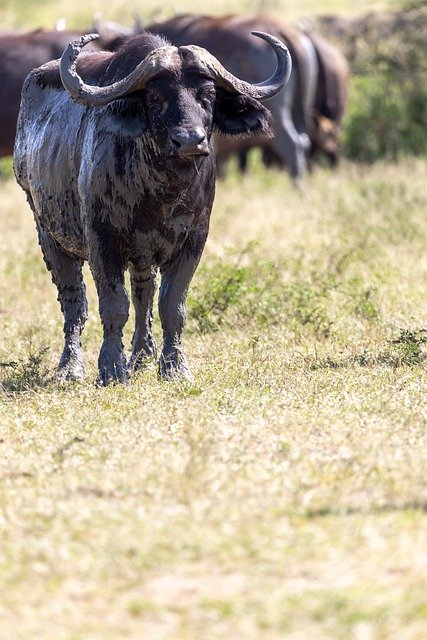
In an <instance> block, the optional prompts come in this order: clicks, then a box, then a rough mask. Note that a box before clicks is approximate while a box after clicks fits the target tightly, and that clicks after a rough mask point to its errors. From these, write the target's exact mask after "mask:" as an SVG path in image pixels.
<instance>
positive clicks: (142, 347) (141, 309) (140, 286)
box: [129, 265, 156, 370]
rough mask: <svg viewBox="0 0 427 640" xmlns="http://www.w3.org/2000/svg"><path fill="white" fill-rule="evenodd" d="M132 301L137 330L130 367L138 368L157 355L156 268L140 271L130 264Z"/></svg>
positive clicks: (134, 336) (133, 340)
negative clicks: (154, 307) (153, 325)
mask: <svg viewBox="0 0 427 640" xmlns="http://www.w3.org/2000/svg"><path fill="white" fill-rule="evenodd" d="M129 271H130V281H131V287H132V302H133V306H134V308H135V331H134V334H133V338H132V355H131V358H130V361H129V368H130V369H131V370H137V369H140V368H141V367H143V366H144V364H145V363H146V362H147V360H148V359H149V358H153V357H155V355H156V342H155V340H154V337H153V333H152V322H153V298H154V293H155V291H156V270H155V269H153V268H152V269H148V270H144V271H138V270H137V269H136V268H135V267H134V266H133V265H131V266H130V269H129Z"/></svg>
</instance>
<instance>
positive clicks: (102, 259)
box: [89, 223, 129, 385]
mask: <svg viewBox="0 0 427 640" xmlns="http://www.w3.org/2000/svg"><path fill="white" fill-rule="evenodd" d="M92 231H93V232H92V233H91V234H90V239H89V248H90V268H91V271H92V275H93V278H94V280H95V285H96V289H97V292H98V298H99V315H100V316H101V322H102V329H103V335H104V339H103V342H102V347H101V351H100V353H99V358H98V370H99V381H100V382H101V384H103V385H107V384H109V383H110V382H112V381H118V382H121V383H123V384H126V383H127V380H128V372H127V367H126V356H125V351H124V346H123V340H122V337H123V329H124V326H125V324H126V321H127V319H128V317H129V298H128V295H127V292H126V289H125V284H124V271H125V269H124V259H123V256H122V253H121V250H120V246H119V244H118V240H117V231H115V229H114V228H113V227H112V226H111V225H109V224H107V223H98V224H97V225H96V228H94V229H93V230H92Z"/></svg>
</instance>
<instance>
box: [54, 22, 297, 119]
mask: <svg viewBox="0 0 427 640" xmlns="http://www.w3.org/2000/svg"><path fill="white" fill-rule="evenodd" d="M253 35H256V36H258V37H259V38H262V39H263V40H265V41H266V42H268V44H269V45H270V46H271V47H272V48H273V50H274V52H275V54H276V57H277V68H276V71H275V72H274V73H273V75H272V76H271V77H270V78H268V79H267V80H264V82H260V83H258V84H251V83H250V82H245V81H244V80H239V78H236V77H235V76H233V74H232V73H230V72H229V71H227V69H225V68H224V67H223V66H222V65H221V63H220V62H219V61H218V60H217V59H216V58H215V56H213V55H212V54H211V53H209V52H208V51H206V49H203V48H202V47H197V46H195V45H189V46H187V47H180V50H187V51H190V52H191V53H192V54H193V55H194V57H195V58H196V59H197V62H198V63H199V64H201V65H202V66H204V67H205V69H206V72H207V74H208V75H209V76H210V77H212V78H213V79H214V80H215V81H216V82H217V84H218V85H220V86H222V87H224V88H226V89H228V90H231V91H233V92H236V93H242V94H244V95H248V96H250V97H252V98H256V99H257V100H268V98H272V97H273V96H275V95H276V93H279V91H281V90H282V89H283V87H284V86H285V85H286V83H287V81H288V80H289V77H290V75H291V69H292V61H291V57H290V55H289V51H288V49H287V47H286V46H285V45H284V44H283V42H281V41H280V40H278V39H277V38H275V37H273V36H271V35H269V34H268V33H261V32H258V31H254V32H253ZM97 38H99V35H98V34H97V33H92V34H90V35H87V36H82V37H81V38H79V39H78V40H74V41H73V42H70V44H69V45H68V47H67V48H66V49H65V51H64V53H63V54H62V57H61V61H60V64H59V71H60V75H61V80H62V84H63V85H64V88H65V89H66V90H67V91H68V93H69V94H70V95H71V97H72V98H73V100H74V101H75V102H78V103H80V104H84V105H88V106H92V107H96V106H101V105H104V104H108V103H109V102H112V101H113V100H117V98H120V97H122V96H124V95H126V94H128V93H131V92H132V91H136V90H137V89H141V88H142V87H143V86H144V85H145V83H146V82H147V81H148V80H149V79H150V78H152V77H153V76H155V75H156V74H158V72H159V71H160V70H162V69H165V68H167V67H169V66H172V65H173V63H174V62H175V63H176V62H177V61H178V60H177V56H178V49H177V48H176V47H173V46H171V45H166V46H164V47H159V48H158V49H155V50H154V51H151V52H150V53H149V54H148V55H147V56H146V57H145V58H144V60H142V62H140V63H139V65H138V66H137V67H135V69H134V70H133V71H132V72H131V73H130V74H129V75H128V76H126V78H123V79H122V80H119V81H117V82H114V83H113V84H110V85H108V86H106V87H98V86H91V85H88V84H85V83H84V82H83V80H82V79H81V78H80V76H79V75H78V73H77V71H76V61H77V56H78V55H79V53H80V51H81V50H82V48H83V47H84V46H85V45H86V44H88V43H89V42H91V41H92V40H96V39H97Z"/></svg>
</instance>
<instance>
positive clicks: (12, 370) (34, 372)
mask: <svg viewBox="0 0 427 640" xmlns="http://www.w3.org/2000/svg"><path fill="white" fill-rule="evenodd" d="M48 350H49V347H41V348H39V349H38V350H37V351H33V347H32V345H31V344H30V347H29V352H28V355H27V357H25V358H20V359H19V360H16V361H15V360H12V361H9V362H0V370H1V369H3V370H4V371H7V374H6V375H5V376H4V379H3V380H1V382H0V386H1V387H2V388H3V390H4V391H6V392H22V391H27V390H29V389H34V388H37V387H43V386H45V385H46V384H47V382H48V379H49V377H50V376H49V370H48V367H47V365H46V354H47V352H48ZM2 377H3V376H2Z"/></svg>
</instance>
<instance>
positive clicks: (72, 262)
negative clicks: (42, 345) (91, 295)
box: [38, 226, 87, 381]
mask: <svg viewBox="0 0 427 640" xmlns="http://www.w3.org/2000/svg"><path fill="white" fill-rule="evenodd" d="M38 234H39V241H40V246H41V249H42V252H43V257H44V261H45V263H46V266H47V268H48V269H49V271H50V272H51V274H52V280H53V282H54V284H55V285H56V288H57V289H58V300H59V303H60V305H61V310H62V314H63V316H64V338H65V340H64V350H63V352H62V356H61V360H60V361H59V365H58V370H57V373H56V379H57V380H59V381H63V380H81V379H82V378H83V375H84V368H83V353H82V344H81V333H82V331H83V328H84V325H85V322H86V319H87V300H86V288H85V284H84V282H83V276H82V265H83V262H82V260H80V259H78V258H74V257H72V256H70V255H69V254H68V253H65V252H64V251H63V250H62V249H61V247H60V246H59V245H58V243H57V242H56V241H55V240H54V239H53V238H52V237H51V236H50V235H49V234H48V233H47V232H45V231H43V229H41V228H40V226H38Z"/></svg>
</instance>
